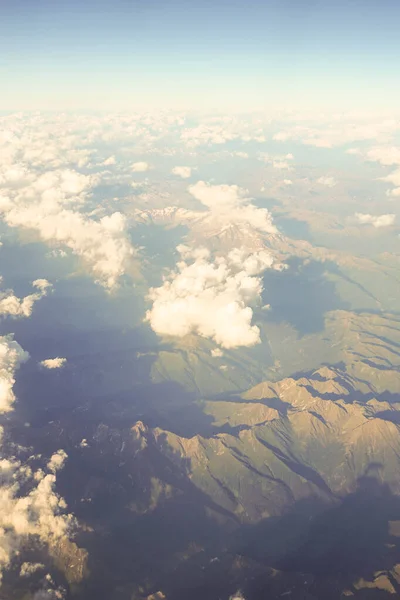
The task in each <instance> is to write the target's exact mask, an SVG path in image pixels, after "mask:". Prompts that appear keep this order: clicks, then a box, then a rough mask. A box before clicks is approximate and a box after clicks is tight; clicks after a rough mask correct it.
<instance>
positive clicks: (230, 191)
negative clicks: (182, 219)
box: [188, 181, 277, 234]
mask: <svg viewBox="0 0 400 600" xmlns="http://www.w3.org/2000/svg"><path fill="white" fill-rule="evenodd" d="M188 191H189V193H190V194H192V196H193V197H194V198H196V200H198V201H199V202H201V203H202V204H204V206H207V208H208V209H209V210H210V212H211V213H212V215H213V216H215V217H219V218H220V219H222V220H223V221H226V222H227V223H231V224H232V223H246V224H249V225H251V226H252V227H253V228H254V229H257V230H259V231H263V232H265V233H272V234H275V233H277V229H276V227H275V225H274V224H273V222H272V216H271V214H270V213H269V211H268V210H266V209H263V208H257V207H256V206H254V205H253V204H252V203H251V198H248V197H246V194H247V192H246V190H243V189H242V188H240V187H238V186H237V185H224V184H223V185H212V184H210V183H206V182H204V181H198V182H197V183H195V184H194V185H191V186H189V188H188Z"/></svg>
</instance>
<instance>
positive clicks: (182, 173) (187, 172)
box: [171, 167, 192, 179]
mask: <svg viewBox="0 0 400 600" xmlns="http://www.w3.org/2000/svg"><path fill="white" fill-rule="evenodd" d="M171 172H172V173H173V174H174V175H178V176H179V177H182V179H188V178H189V177H190V176H191V174H192V169H191V168H190V167H174V168H173V169H172V171H171Z"/></svg>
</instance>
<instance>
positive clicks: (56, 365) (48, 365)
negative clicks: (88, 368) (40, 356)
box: [39, 356, 67, 369]
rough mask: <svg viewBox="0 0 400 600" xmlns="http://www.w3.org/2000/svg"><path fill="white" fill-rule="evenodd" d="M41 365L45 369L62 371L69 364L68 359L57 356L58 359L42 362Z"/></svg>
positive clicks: (47, 359)
mask: <svg viewBox="0 0 400 600" xmlns="http://www.w3.org/2000/svg"><path fill="white" fill-rule="evenodd" d="M39 364H40V365H41V366H42V367H44V368H45V369H61V368H62V367H64V366H65V365H66V364H67V359H66V358H60V357H59V356H57V357H56V358H46V359H45V360H41V361H40V363H39Z"/></svg>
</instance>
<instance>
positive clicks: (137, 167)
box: [132, 161, 150, 173]
mask: <svg viewBox="0 0 400 600" xmlns="http://www.w3.org/2000/svg"><path fill="white" fill-rule="evenodd" d="M149 169H150V165H149V164H148V163H147V162H144V161H139V162H135V163H133V165H132V171H133V172H134V173H144V171H148V170H149Z"/></svg>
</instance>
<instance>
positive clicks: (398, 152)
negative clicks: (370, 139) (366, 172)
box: [366, 146, 400, 167]
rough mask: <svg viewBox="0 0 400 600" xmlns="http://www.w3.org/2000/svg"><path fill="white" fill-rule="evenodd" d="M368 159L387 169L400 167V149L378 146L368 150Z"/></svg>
mask: <svg viewBox="0 0 400 600" xmlns="http://www.w3.org/2000/svg"><path fill="white" fill-rule="evenodd" d="M366 158H367V160H370V161H374V162H379V163H380V164H381V165H384V166H386V167H391V166H393V165H400V148H397V147H396V146H376V147H374V148H371V149H370V150H368V152H367V154H366Z"/></svg>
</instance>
